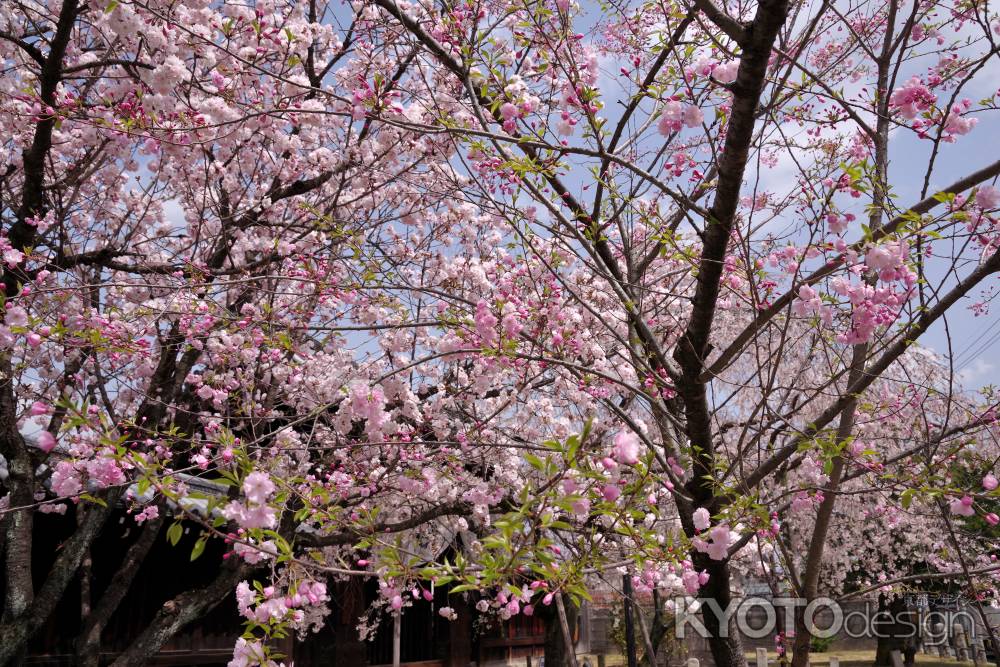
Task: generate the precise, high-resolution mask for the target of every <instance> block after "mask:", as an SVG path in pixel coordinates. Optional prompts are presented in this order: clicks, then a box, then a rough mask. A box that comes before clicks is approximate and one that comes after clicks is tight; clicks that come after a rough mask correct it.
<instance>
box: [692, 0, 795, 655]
mask: <svg viewBox="0 0 1000 667" xmlns="http://www.w3.org/2000/svg"><path fill="white" fill-rule="evenodd" d="M787 13H788V2H787V0H766V1H763V2H761V3H760V4H759V6H758V8H757V13H756V15H755V16H754V19H753V22H752V23H751V24H750V25H749V26H747V27H746V29H745V34H743V35H742V39H741V45H742V46H743V54H742V57H741V59H740V66H739V71H738V73H737V77H736V81H735V82H734V83H733V85H732V91H733V103H732V114H731V116H730V120H729V125H728V128H727V132H726V141H725V146H724V148H723V151H722V156H721V158H720V160H719V165H718V166H719V169H718V172H719V178H718V185H717V187H716V191H715V199H714V200H713V202H712V206H711V208H710V209H709V215H708V218H707V219H706V220H705V225H706V227H705V231H704V236H703V239H704V242H703V245H702V256H701V259H700V261H699V265H698V281H697V285H696V287H695V294H694V297H693V299H692V309H691V317H690V320H689V321H688V325H687V328H686V329H685V331H684V334H683V335H682V336H681V339H680V341H679V342H678V344H677V347H676V348H675V351H674V359H675V360H676V361H677V363H678V364H679V366H680V368H681V377H680V379H679V382H678V383H677V390H678V396H679V397H680V399H681V402H682V404H683V406H684V417H685V431H686V433H685V435H687V437H688V440H689V441H690V443H691V445H692V446H693V448H695V449H694V452H693V460H692V478H691V481H690V482H689V483H688V485H687V492H688V495H689V497H690V498H692V499H693V503H691V504H688V503H684V505H686V507H684V508H683V509H682V511H681V514H682V517H681V519H682V522H683V524H684V528H685V531H686V532H687V533H688V534H689V535H693V534H694V533H695V530H694V526H693V523H692V519H691V513H692V512H693V511H694V510H695V509H697V508H698V507H707V508H708V509H709V511H711V512H713V513H714V512H715V511H716V509H717V504H718V498H717V496H716V491H715V488H714V484H713V477H712V476H713V474H714V472H715V464H716V459H715V443H714V434H713V430H712V412H711V408H710V406H709V401H708V380H705V379H703V378H702V374H703V371H704V370H705V366H706V360H707V358H708V356H709V354H710V352H711V336H712V326H713V322H714V319H715V312H716V306H717V302H718V297H719V289H720V281H721V278H722V270H723V265H724V260H725V256H726V252H727V250H728V247H729V242H730V239H731V238H732V233H733V227H734V224H735V221H736V210H737V206H738V204H739V198H740V192H741V189H742V185H743V175H744V172H745V170H746V165H747V160H748V156H749V154H750V153H749V151H750V146H751V143H752V141H753V133H754V125H755V119H756V117H757V106H758V104H759V103H760V98H761V93H762V92H763V90H764V83H765V80H766V75H767V64H768V59H769V57H770V54H771V48H772V46H773V44H774V41H775V39H776V38H777V35H778V32H779V30H780V29H781V27H782V25H784V22H785V18H786V16H787ZM694 562H695V566H696V567H697V568H698V569H705V570H707V571H708V573H709V575H710V579H709V581H708V584H707V585H706V586H705V587H704V588H703V589H702V590H701V592H700V595H701V596H702V597H706V598H712V599H714V600H715V602H716V603H718V605H719V607H720V608H723V609H725V608H726V606H727V605H728V604H729V603H730V602H731V600H732V594H731V591H730V587H729V576H730V572H729V563H728V561H713V560H711V559H709V558H707V556H705V554H701V553H698V554H695V556H694ZM704 623H705V627H706V629H707V630H708V631H709V639H708V642H709V646H710V649H711V651H712V657H713V658H714V661H715V664H716V666H717V667H744V666H745V665H746V658H745V657H744V655H743V649H742V645H741V642H740V639H739V635H738V634H735V633H728V632H726V633H723V632H720V631H721V629H722V628H720V627H719V620H718V619H717V618H715V614H712V613H706V614H704ZM724 634H725V635H727V636H722V635H724Z"/></svg>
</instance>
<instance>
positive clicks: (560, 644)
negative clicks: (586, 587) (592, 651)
mask: <svg viewBox="0 0 1000 667" xmlns="http://www.w3.org/2000/svg"><path fill="white" fill-rule="evenodd" d="M563 607H564V608H565V610H566V623H567V625H568V626H569V628H570V633H572V632H573V628H575V627H576V621H577V616H578V615H579V609H578V608H577V607H576V605H574V604H573V601H572V600H570V598H569V596H568V595H564V596H563ZM537 609H538V610H539V611H536V612H535V613H539V612H541V614H542V617H543V618H544V619H545V667H570V666H571V664H572V663H571V662H570V659H569V654H568V653H567V651H566V646H567V643H569V644H572V642H573V638H572V637H570V641H569V642H567V641H566V639H565V638H564V637H563V633H562V627H561V626H562V624H561V622H560V620H559V613H558V609H557V608H556V605H555V602H553V603H552V604H550V605H549V606H547V607H546V606H544V605H539V606H538V607H537Z"/></svg>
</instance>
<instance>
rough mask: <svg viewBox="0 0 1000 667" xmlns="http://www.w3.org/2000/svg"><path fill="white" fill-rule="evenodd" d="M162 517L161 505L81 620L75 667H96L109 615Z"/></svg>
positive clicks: (134, 572)
mask: <svg viewBox="0 0 1000 667" xmlns="http://www.w3.org/2000/svg"><path fill="white" fill-rule="evenodd" d="M163 517H164V512H163V509H162V508H161V513H160V515H159V516H158V517H157V518H155V519H153V520H152V521H147V522H146V525H145V526H144V527H143V529H142V533H140V535H139V538H138V539H137V540H136V541H135V542H134V543H133V544H132V546H130V547H129V549H128V551H127V552H126V553H125V558H124V559H122V562H121V565H120V566H119V567H118V574H117V575H116V576H115V578H114V579H113V580H112V581H111V583H110V584H108V587H107V589H105V590H104V592H103V593H102V594H101V598H100V600H98V601H97V604H96V605H94V606H93V608H92V609H91V611H90V614H89V615H88V616H87V618H85V619H84V622H83V628H82V629H81V630H80V634H79V635H77V638H76V641H75V642H74V647H75V650H76V665H77V667H97V665H98V664H99V662H100V653H101V634H102V633H103V632H104V628H105V627H106V626H107V624H108V621H110V620H111V616H112V615H113V614H114V613H115V611H116V610H117V609H118V605H120V604H121V601H122V600H123V599H124V598H125V595H126V594H127V593H128V590H129V587H130V586H131V585H132V582H133V581H134V580H135V577H136V574H137V573H138V571H139V568H140V567H141V566H142V562H143V561H144V560H145V558H146V555H147V554H148V553H149V550H150V549H151V548H152V546H153V544H155V543H156V537H157V535H159V533H160V527H161V526H162V525H163Z"/></svg>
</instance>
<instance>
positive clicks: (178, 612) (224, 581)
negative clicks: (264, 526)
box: [111, 562, 250, 667]
mask: <svg viewBox="0 0 1000 667" xmlns="http://www.w3.org/2000/svg"><path fill="white" fill-rule="evenodd" d="M249 573H250V567H249V566H248V565H245V564H231V563H230V562H226V564H224V565H223V566H222V567H221V570H220V572H219V574H218V575H217V576H216V577H215V579H214V580H212V582H211V583H210V584H208V585H207V586H205V587H204V588H199V589H195V590H191V591H186V592H184V593H181V594H180V595H177V596H176V597H174V598H173V599H171V600H168V601H167V602H165V603H164V604H163V607H162V608H161V609H160V611H159V612H158V613H157V614H156V617H155V618H154V619H153V621H152V622H151V623H150V624H149V625H148V626H147V627H146V629H145V630H144V631H143V633H142V634H141V635H139V636H138V637H137V638H136V639H135V641H133V642H132V644H131V645H130V646H129V647H128V648H127V649H125V651H124V652H123V653H122V654H121V655H120V656H118V659H117V660H115V661H114V662H113V663H112V664H111V667H141V666H142V665H146V664H148V663H149V660H150V658H152V657H153V656H154V655H156V653H157V652H158V651H159V650H160V648H161V647H162V646H163V645H164V644H165V643H166V642H167V641H168V640H170V638H171V637H173V636H174V635H175V634H177V632H179V631H180V630H181V629H182V628H184V627H185V626H186V625H188V624H189V623H191V622H192V621H196V620H198V619H199V618H201V617H202V616H204V615H205V614H206V613H208V612H209V611H211V610H212V609H214V608H215V606H216V605H218V604H219V603H220V602H222V600H223V599H225V597H226V596H227V595H228V594H229V593H231V592H232V591H233V589H234V588H235V587H236V584H237V583H239V581H240V579H242V578H243V577H245V576H247V575H248V574H249Z"/></svg>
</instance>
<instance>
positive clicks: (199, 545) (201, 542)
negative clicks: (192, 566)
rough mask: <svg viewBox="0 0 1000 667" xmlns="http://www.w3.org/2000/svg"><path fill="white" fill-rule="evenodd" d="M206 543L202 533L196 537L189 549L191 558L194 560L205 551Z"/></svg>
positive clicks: (206, 540) (206, 539)
mask: <svg viewBox="0 0 1000 667" xmlns="http://www.w3.org/2000/svg"><path fill="white" fill-rule="evenodd" d="M177 525H179V524H177ZM207 543H208V538H207V537H206V536H205V535H202V536H201V537H199V538H198V541H197V542H195V543H194V547H192V549H191V560H192V561H196V560H198V557H199V556H201V555H202V554H203V553H204V552H205V544H207Z"/></svg>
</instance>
